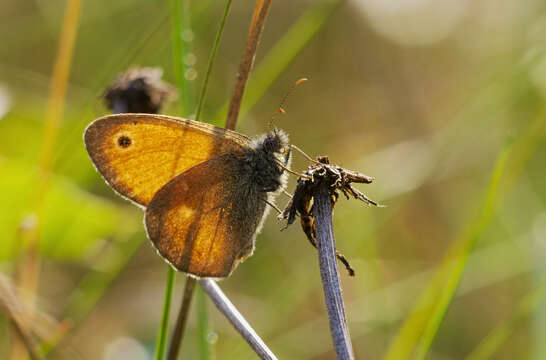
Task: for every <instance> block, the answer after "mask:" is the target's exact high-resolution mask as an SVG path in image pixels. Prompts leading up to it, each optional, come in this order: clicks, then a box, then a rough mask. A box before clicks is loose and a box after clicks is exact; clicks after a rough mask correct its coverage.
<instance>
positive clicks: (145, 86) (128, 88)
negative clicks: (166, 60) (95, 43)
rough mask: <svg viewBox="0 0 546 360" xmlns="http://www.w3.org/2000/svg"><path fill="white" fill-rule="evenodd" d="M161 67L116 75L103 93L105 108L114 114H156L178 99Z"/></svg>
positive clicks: (138, 69)
mask: <svg viewBox="0 0 546 360" xmlns="http://www.w3.org/2000/svg"><path fill="white" fill-rule="evenodd" d="M162 76H163V70H162V69H160V68H149V67H147V68H133V69H130V70H128V71H126V72H124V73H121V74H119V75H118V76H117V78H116V80H114V82H113V83H112V85H110V86H109V87H108V88H107V89H106V90H105V91H104V94H103V97H104V101H105V103H106V106H107V107H108V108H109V109H110V110H111V111H112V112H114V113H149V114H157V113H158V112H159V111H160V110H161V107H162V106H163V105H164V104H165V103H166V102H168V101H171V100H173V99H174V98H176V91H175V89H174V88H173V87H172V86H171V85H169V84H167V83H166V82H164V81H163V80H161V77H162Z"/></svg>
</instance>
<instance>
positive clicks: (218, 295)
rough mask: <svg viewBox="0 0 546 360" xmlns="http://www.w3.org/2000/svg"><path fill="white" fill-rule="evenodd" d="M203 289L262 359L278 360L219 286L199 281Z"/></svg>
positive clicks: (205, 280) (214, 283) (207, 281)
mask: <svg viewBox="0 0 546 360" xmlns="http://www.w3.org/2000/svg"><path fill="white" fill-rule="evenodd" d="M198 281H199V285H201V288H202V289H203V290H204V291H205V292H206V293H207V295H208V296H209V297H210V299H211V300H212V302H213V303H214V305H216V307H217V308H218V310H220V312H221V313H222V314H224V316H225V317H226V318H227V319H228V320H229V322H230V323H231V324H232V325H233V326H234V327H235V329H236V330H237V331H238V332H239V333H240V334H241V336H242V337H243V338H244V339H245V340H246V342H247V343H248V344H249V345H250V347H252V349H254V351H255V352H256V354H257V355H258V356H259V357H260V359H268V360H270V359H277V357H276V356H275V354H273V352H272V351H271V350H270V349H269V348H268V347H267V345H266V344H265V343H264V342H263V340H262V339H261V338H260V337H259V336H258V334H256V332H255V331H254V329H252V327H251V326H250V325H249V323H248V322H247V321H246V320H245V318H244V317H243V316H242V315H241V313H240V312H239V311H237V309H236V308H235V306H234V305H233V304H232V303H231V301H229V299H228V298H227V296H226V295H225V294H224V293H223V292H222V290H221V289H220V287H218V284H216V282H215V281H213V280H210V279H201V280H198Z"/></svg>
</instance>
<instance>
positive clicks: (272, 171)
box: [249, 128, 290, 192]
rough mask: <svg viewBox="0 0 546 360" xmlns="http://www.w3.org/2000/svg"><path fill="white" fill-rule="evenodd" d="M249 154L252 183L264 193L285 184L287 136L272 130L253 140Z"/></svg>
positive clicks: (287, 157) (288, 151) (275, 189)
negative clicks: (284, 168)
mask: <svg viewBox="0 0 546 360" xmlns="http://www.w3.org/2000/svg"><path fill="white" fill-rule="evenodd" d="M252 148H253V151H252V153H251V154H249V160H250V161H249V163H251V164H252V168H253V171H252V173H253V174H254V176H253V177H254V182H255V183H256V184H258V185H259V187H260V189H262V190H263V191H266V192H274V191H277V190H278V189H279V188H280V187H281V185H282V184H283V183H284V182H285V179H284V178H285V176H283V172H284V170H283V167H288V166H289V162H290V145H289V143H288V135H286V133H285V132H284V131H282V130H279V129H276V128H274V129H272V130H271V131H269V132H268V133H267V134H265V135H262V136H260V137H259V138H258V139H256V140H254V142H253V144H252Z"/></svg>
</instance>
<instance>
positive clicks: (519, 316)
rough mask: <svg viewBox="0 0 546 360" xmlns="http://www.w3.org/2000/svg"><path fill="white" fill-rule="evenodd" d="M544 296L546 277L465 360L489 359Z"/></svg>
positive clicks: (545, 295)
mask: <svg viewBox="0 0 546 360" xmlns="http://www.w3.org/2000/svg"><path fill="white" fill-rule="evenodd" d="M545 298H546V279H544V280H542V281H541V282H540V283H539V284H538V286H537V287H536V288H535V289H533V291H531V292H530V293H528V294H527V295H525V296H524V297H523V299H521V301H520V302H519V304H518V306H517V309H516V311H515V312H514V313H513V314H512V315H511V316H510V317H508V318H507V319H506V320H505V321H503V322H502V323H501V324H500V325H498V326H497V327H496V328H495V329H493V331H491V332H490V333H489V335H487V336H486V337H485V338H484V339H483V340H482V341H481V342H480V344H479V345H478V346H477V347H476V348H475V349H474V350H473V351H472V352H471V353H470V354H469V355H468V357H467V360H485V359H491V358H492V356H493V355H494V354H495V352H496V351H497V350H498V349H499V347H500V346H501V345H502V344H503V343H504V342H505V341H506V340H507V339H508V338H509V337H510V335H512V334H513V333H514V332H515V331H516V328H517V327H518V326H519V325H520V324H521V322H522V321H523V320H524V319H526V318H528V317H529V315H531V314H532V313H533V311H534V310H535V309H536V308H537V307H538V306H539V305H540V304H541V303H542V302H543V301H544V299H545Z"/></svg>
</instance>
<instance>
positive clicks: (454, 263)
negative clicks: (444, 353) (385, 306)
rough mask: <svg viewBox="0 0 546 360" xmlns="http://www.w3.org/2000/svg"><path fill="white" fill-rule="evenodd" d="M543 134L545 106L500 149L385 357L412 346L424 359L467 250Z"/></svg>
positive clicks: (406, 353)
mask: <svg viewBox="0 0 546 360" xmlns="http://www.w3.org/2000/svg"><path fill="white" fill-rule="evenodd" d="M545 136H546V108H543V109H541V110H540V111H539V112H538V114H537V116H536V117H535V118H534V119H533V120H532V121H531V122H530V123H529V124H528V125H527V126H526V128H525V129H524V130H523V131H522V133H521V135H520V136H519V137H518V138H517V139H516V141H515V142H514V143H513V144H512V145H509V146H507V147H506V148H505V149H503V151H501V154H500V155H499V157H498V160H497V165H496V167H495V170H494V171H493V175H492V178H491V182H490V185H489V187H488V192H487V196H486V199H485V201H484V205H483V206H482V211H481V212H480V214H479V216H478V217H477V218H476V220H474V221H473V222H471V223H470V225H469V227H468V228H467V230H466V231H464V232H463V233H462V234H463V235H462V236H460V237H459V239H458V240H456V241H455V242H454V243H453V245H452V246H451V248H450V250H449V251H448V254H447V255H446V257H445V260H443V261H442V264H441V265H440V267H439V270H438V271H437V273H436V275H435V276H434V278H433V279H432V280H431V281H430V283H429V285H428V286H427V288H426V289H425V291H424V292H423V293H422V295H421V297H420V299H419V300H418V302H417V304H416V305H415V306H414V308H413V310H412V312H411V314H410V316H409V317H408V318H407V319H406V321H405V322H404V324H403V325H402V327H401V329H400V331H399V332H398V334H397V336H396V338H395V340H394V341H393V343H392V345H391V346H390V347H389V349H388V351H387V353H386V355H385V356H384V359H386V360H393V359H407V358H409V357H410V355H411V354H412V353H413V352H414V350H416V354H415V355H416V356H415V358H416V359H423V358H424V357H425V356H426V354H427V353H428V350H429V348H430V346H431V344H432V341H433V340H434V338H435V336H436V333H437V332H438V328H439V326H440V324H441V322H442V320H443V318H444V316H445V313H446V312H447V309H448V308H449V305H450V304H451V301H452V299H453V296H454V294H455V291H456V289H457V285H458V283H459V280H460V278H461V276H462V274H463V272H464V268H465V266H466V261H467V258H468V254H469V253H470V252H471V250H472V248H473V246H474V244H475V242H476V240H477V239H478V238H479V236H480V235H481V233H482V232H483V230H484V229H485V227H486V226H487V225H488V224H489V222H490V220H491V218H492V216H493V214H494V211H495V209H496V206H498V204H499V203H500V201H501V200H502V197H503V196H504V195H505V194H506V193H507V190H508V189H509V188H510V187H511V186H512V185H513V183H514V182H515V180H516V179H517V177H518V176H519V175H520V174H521V172H522V171H523V169H524V167H525V164H526V163H527V161H528V160H529V158H530V157H531V155H532V154H533V153H534V152H535V151H536V149H537V148H538V146H539V145H540V143H541V142H542V141H543V140H544V137H545ZM505 169H506V170H505ZM501 175H502V176H501Z"/></svg>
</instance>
